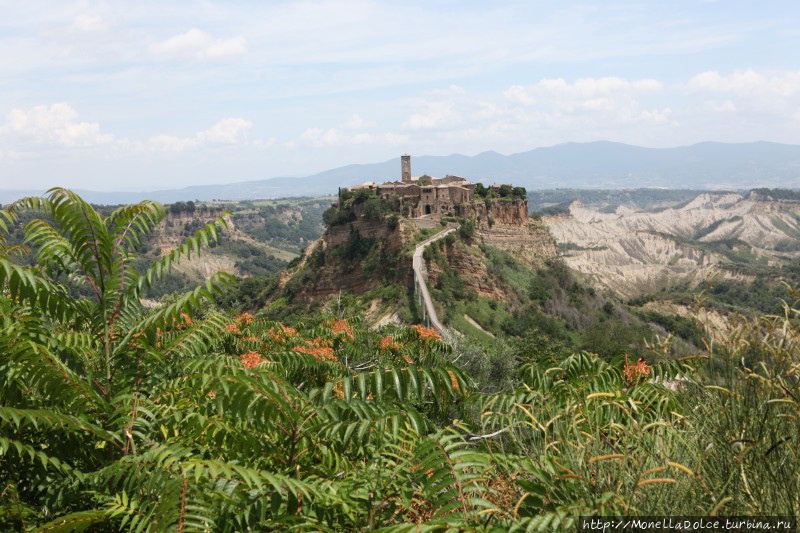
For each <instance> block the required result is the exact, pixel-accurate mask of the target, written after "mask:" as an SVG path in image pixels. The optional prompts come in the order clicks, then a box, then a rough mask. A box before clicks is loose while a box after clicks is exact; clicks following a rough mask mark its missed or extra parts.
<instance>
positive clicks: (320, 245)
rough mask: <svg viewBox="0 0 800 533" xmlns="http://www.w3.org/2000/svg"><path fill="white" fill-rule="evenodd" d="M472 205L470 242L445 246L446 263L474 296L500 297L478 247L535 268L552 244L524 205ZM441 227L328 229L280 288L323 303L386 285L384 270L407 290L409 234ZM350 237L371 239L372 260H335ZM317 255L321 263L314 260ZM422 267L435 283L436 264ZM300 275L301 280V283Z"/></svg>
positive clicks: (428, 222) (405, 223) (403, 223)
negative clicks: (495, 250) (373, 241)
mask: <svg viewBox="0 0 800 533" xmlns="http://www.w3.org/2000/svg"><path fill="white" fill-rule="evenodd" d="M476 205H477V206H478V208H477V209H478V210H479V211H480V213H475V214H476V221H477V224H476V233H475V239H474V244H473V245H472V246H468V247H464V246H452V245H450V246H447V247H446V249H447V250H448V252H447V253H448V257H447V260H448V264H449V265H450V266H451V267H452V268H453V269H455V270H456V271H457V272H458V274H459V276H460V277H461V278H462V279H463V280H464V283H465V284H466V285H467V286H468V287H470V288H472V289H474V290H475V291H476V292H477V293H478V294H480V295H482V296H486V297H488V298H493V299H502V298H503V297H504V291H503V289H502V288H501V287H498V286H497V285H496V283H495V281H494V279H493V276H492V275H491V274H490V273H489V272H488V271H487V269H486V264H485V257H484V255H483V252H482V251H481V249H480V247H479V244H486V245H489V246H493V247H496V248H499V249H501V250H503V251H506V252H508V253H510V254H512V255H513V256H515V257H517V258H519V259H522V260H523V261H525V262H527V263H528V264H530V265H531V267H532V268H536V267H537V266H539V265H541V264H542V262H543V261H545V260H546V259H548V258H550V257H553V256H555V254H556V246H555V241H554V240H553V238H552V236H551V235H550V233H549V231H548V229H547V227H546V226H545V225H544V224H543V223H542V222H541V221H538V220H533V219H531V218H529V217H528V214H527V211H526V209H527V207H526V206H527V203H526V202H523V201H519V202H495V203H494V204H493V205H492V206H490V207H488V208H487V207H486V206H485V205H484V204H476ZM489 216H491V222H492V224H491V225H490V224H489ZM441 227H442V226H441V224H439V221H438V218H435V217H432V218H422V219H402V218H401V219H400V220H399V223H398V224H397V226H396V227H390V225H389V223H388V222H374V221H367V220H364V219H358V220H356V221H353V222H351V223H348V224H343V225H339V226H332V227H329V228H328V229H327V231H326V232H325V234H324V235H323V236H322V238H321V239H319V240H318V241H316V242H315V243H313V244H311V245H310V246H309V247H308V251H307V253H306V255H305V258H304V259H303V261H302V262H301V263H300V265H298V267H297V269H296V270H295V271H292V272H291V273H286V274H284V275H283V276H282V279H281V285H282V286H283V287H287V286H288V287H291V286H292V285H294V286H295V287H296V288H297V290H298V291H299V292H298V293H297V294H296V296H297V297H300V298H302V299H303V300H306V301H317V300H321V299H325V298H328V297H329V296H331V295H335V294H337V293H338V292H339V291H340V290H341V291H344V292H350V293H353V294H357V295H360V294H363V293H365V292H367V291H369V290H371V289H374V288H375V287H377V286H378V285H379V284H381V283H383V282H385V281H387V277H386V275H387V272H388V273H389V274H388V275H389V276H390V280H391V281H392V282H393V283H397V284H400V285H403V286H408V285H409V284H410V283H411V281H412V280H413V275H412V269H411V254H410V252H409V250H411V249H412V247H413V242H414V236H415V235H416V234H417V232H418V231H419V230H420V229H421V228H433V229H434V230H435V229H437V228H441ZM355 234H357V235H358V236H359V238H361V239H376V241H377V244H376V245H375V246H377V250H374V251H371V252H370V254H376V255H377V256H378V259H377V261H375V260H374V258H373V259H370V258H369V257H368V258H367V259H362V260H359V261H356V262H353V263H350V264H347V263H346V262H345V261H343V260H342V259H341V258H340V257H337V256H336V254H335V251H336V250H337V249H339V247H341V246H346V245H347V243H348V240H349V239H350V238H351V236H353V235H355ZM322 256H324V260H321V259H320V257H322ZM370 263H378V264H377V265H375V264H372V265H370ZM428 268H429V276H430V281H431V283H435V282H436V279H437V275H438V273H439V270H438V266H437V265H434V264H429V265H428ZM303 276H305V279H304V280H302V281H301V279H300V278H302V277H303Z"/></svg>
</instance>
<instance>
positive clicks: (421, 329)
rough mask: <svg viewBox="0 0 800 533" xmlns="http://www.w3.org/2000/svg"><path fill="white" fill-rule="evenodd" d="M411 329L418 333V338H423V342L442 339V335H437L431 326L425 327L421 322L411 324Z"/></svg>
mask: <svg viewBox="0 0 800 533" xmlns="http://www.w3.org/2000/svg"><path fill="white" fill-rule="evenodd" d="M411 329H413V330H414V331H416V332H417V334H418V335H419V338H420V339H422V340H424V341H425V342H430V341H432V340H437V341H440V340H442V336H441V335H439V333H438V332H437V331H436V330H435V329H433V328H426V327H425V326H423V325H421V324H416V325H414V326H411Z"/></svg>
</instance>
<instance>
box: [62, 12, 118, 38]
mask: <svg viewBox="0 0 800 533" xmlns="http://www.w3.org/2000/svg"><path fill="white" fill-rule="evenodd" d="M109 27H110V25H109V23H108V22H107V21H106V20H105V19H103V17H102V16H100V15H90V14H88V13H81V14H80V15H77V16H76V17H75V19H74V20H73V21H72V26H71V28H72V29H73V30H76V31H79V32H84V33H98V32H104V31H106V30H107V29H109Z"/></svg>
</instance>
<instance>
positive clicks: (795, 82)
mask: <svg viewBox="0 0 800 533" xmlns="http://www.w3.org/2000/svg"><path fill="white" fill-rule="evenodd" d="M688 86H689V88H690V89H693V90H696V91H710V92H728V93H733V94H736V95H739V96H750V97H770V96H772V97H781V98H788V97H792V96H796V95H799V94H800V70H794V71H784V72H774V73H759V72H756V71H754V70H738V71H735V72H733V73H731V74H728V75H722V74H720V73H719V72H717V71H715V70H710V71H707V72H702V73H700V74H698V75H696V76H693V77H692V78H691V79H690V80H689V83H688Z"/></svg>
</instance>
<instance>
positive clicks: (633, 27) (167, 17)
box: [0, 0, 800, 190]
mask: <svg viewBox="0 0 800 533" xmlns="http://www.w3.org/2000/svg"><path fill="white" fill-rule="evenodd" d="M0 12H2V13H3V17H2V18H1V19H0V73H2V75H0V188H7V189H8V188H33V187H36V188H42V187H49V186H53V185H64V186H69V187H79V188H92V189H97V190H143V189H157V188H172V187H181V186H185V185H191V184H202V183H226V182H233V181H244V180H252V179H261V178H269V177H274V176H287V175H305V174H309V173H313V172H316V171H319V170H324V169H327V168H331V167H335V166H340V165H345V164H349V163H361V162H374V161H382V160H385V159H389V158H392V157H396V156H397V155H398V154H400V153H402V152H410V153H412V154H417V155H423V154H434V155H436V154H449V153H454V152H458V153H465V154H475V153H479V152H482V151H486V150H495V151H498V152H502V153H512V152H518V151H523V150H529V149H532V148H535V147H538V146H550V145H554V144H558V143H562V142H569V141H592V140H600V139H604V140H613V141H620V142H627V143H632V144H640V145H645V146H676V145H683V144H690V143H694V142H699V141H705V140H715V141H727V142H744V141H754V140H768V141H776V142H786V143H800V53H798V50H800V2H796V1H795V2H791V1H785V2H784V1H765V2H753V1H727V0H718V1H701V0H673V1H669V2H667V1H650V2H642V1H639V2H637V1H630V2H615V1H613V0H610V1H606V2H571V1H558V2H556V1H524V2H515V1H509V2H477V1H467V2H464V1H455V0H452V1H438V2H437V1H426V2H385V1H369V0H352V1H334V0H329V1H299V2H268V1H260V2H255V1H253V2H249V1H230V0H229V1H225V2H214V1H203V2H190V1H181V2H169V1H166V0H160V1H158V2H151V1H148V0H141V1H137V2H114V1H106V2H92V1H88V0H84V1H79V2H69V1H61V2H39V1H36V0H27V1H26V2H24V3H23V2H11V1H3V0H0Z"/></svg>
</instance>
